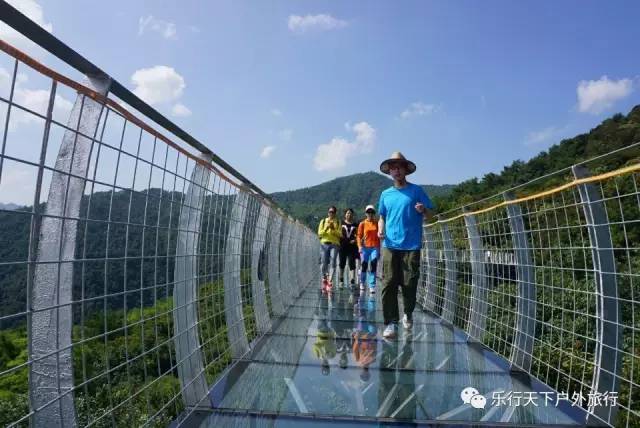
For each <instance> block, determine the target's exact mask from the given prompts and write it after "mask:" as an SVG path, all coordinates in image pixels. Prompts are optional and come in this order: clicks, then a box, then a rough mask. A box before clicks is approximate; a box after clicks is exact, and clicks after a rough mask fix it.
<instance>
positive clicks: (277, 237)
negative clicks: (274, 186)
mask: <svg viewBox="0 0 640 428" xmlns="http://www.w3.org/2000/svg"><path fill="white" fill-rule="evenodd" d="M281 243H282V217H281V216H280V215H279V214H278V213H277V212H276V211H274V210H272V211H271V218H270V221H269V257H268V259H269V262H268V264H269V268H268V272H269V273H268V275H269V295H270V296H271V308H272V310H273V315H274V316H281V315H283V314H284V305H283V304H282V287H281V282H280V277H281V272H280V248H281Z"/></svg>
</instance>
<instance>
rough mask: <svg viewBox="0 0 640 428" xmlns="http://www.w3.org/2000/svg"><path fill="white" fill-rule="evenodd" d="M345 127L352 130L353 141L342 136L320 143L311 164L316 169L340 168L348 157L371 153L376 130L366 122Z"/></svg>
mask: <svg viewBox="0 0 640 428" xmlns="http://www.w3.org/2000/svg"><path fill="white" fill-rule="evenodd" d="M345 127H346V128H347V129H348V130H349V131H351V132H354V133H355V134H356V135H355V139H354V141H348V140H346V139H345V138H342V137H333V138H332V139H331V141H329V142H328V143H326V144H320V145H319V146H318V148H317V149H316V154H315V157H314V158H313V166H314V168H315V169H316V171H330V170H334V169H341V168H344V167H345V166H346V165H347V161H348V160H349V158H352V157H354V156H357V155H359V154H366V153H371V151H372V150H373V147H374V145H375V141H376V130H375V129H374V128H373V127H372V126H371V125H369V124H368V123H367V122H358V123H356V124H355V125H353V126H351V125H350V124H349V123H347V124H346V125H345Z"/></svg>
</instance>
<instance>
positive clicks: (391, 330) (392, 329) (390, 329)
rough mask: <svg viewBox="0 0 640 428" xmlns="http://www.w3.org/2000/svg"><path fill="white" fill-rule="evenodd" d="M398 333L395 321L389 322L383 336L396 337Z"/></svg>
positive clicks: (386, 337)
mask: <svg viewBox="0 0 640 428" xmlns="http://www.w3.org/2000/svg"><path fill="white" fill-rule="evenodd" d="M396 334H397V331H396V325H395V324H394V323H391V324H387V327H386V328H385V329H384V332H382V337H384V338H385V339H393V338H394V337H396Z"/></svg>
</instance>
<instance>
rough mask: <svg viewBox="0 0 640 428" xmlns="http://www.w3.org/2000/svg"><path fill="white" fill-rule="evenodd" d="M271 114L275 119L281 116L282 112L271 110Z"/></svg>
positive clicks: (275, 109)
mask: <svg viewBox="0 0 640 428" xmlns="http://www.w3.org/2000/svg"><path fill="white" fill-rule="evenodd" d="M271 114H272V115H274V116H277V117H280V116H282V112H281V111H280V110H278V109H277V108H272V109H271Z"/></svg>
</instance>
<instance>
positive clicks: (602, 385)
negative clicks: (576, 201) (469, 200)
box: [572, 165, 622, 423]
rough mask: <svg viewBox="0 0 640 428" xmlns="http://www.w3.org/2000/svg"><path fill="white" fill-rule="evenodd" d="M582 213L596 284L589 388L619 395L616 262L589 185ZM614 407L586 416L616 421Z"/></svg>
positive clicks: (597, 196)
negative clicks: (594, 336) (594, 325)
mask: <svg viewBox="0 0 640 428" xmlns="http://www.w3.org/2000/svg"><path fill="white" fill-rule="evenodd" d="M572 172H573V175H574V177H575V178H576V179H581V178H586V177H589V176H590V175H591V174H590V173H589V171H588V170H587V168H585V167H584V166H581V165H576V166H574V167H573V168H572ZM578 191H579V193H580V200H581V203H582V210H583V212H584V216H585V219H586V222H587V228H588V230H589V242H590V244H591V257H592V259H593V267H594V277H595V282H596V284H595V285H596V295H597V299H596V314H597V329H596V335H597V340H596V352H595V358H594V366H595V371H594V374H593V380H592V385H591V391H592V392H594V393H603V394H604V393H605V392H612V391H615V392H618V388H619V386H620V382H619V378H618V376H619V373H620V369H621V367H622V353H621V352H620V349H621V347H622V329H621V328H620V320H619V316H620V304H619V300H618V284H617V280H616V261H615V254H614V250H613V241H612V238H611V229H610V228H609V218H608V216H607V208H606V206H605V203H604V200H603V196H602V193H601V192H600V191H599V190H598V188H597V187H596V186H595V185H593V184H591V183H583V184H579V185H578ZM616 412H617V407H616V406H590V407H589V408H588V415H587V418H589V416H590V415H595V416H597V417H598V418H600V419H602V420H604V421H605V422H608V423H613V422H614V421H615V416H616Z"/></svg>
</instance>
